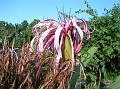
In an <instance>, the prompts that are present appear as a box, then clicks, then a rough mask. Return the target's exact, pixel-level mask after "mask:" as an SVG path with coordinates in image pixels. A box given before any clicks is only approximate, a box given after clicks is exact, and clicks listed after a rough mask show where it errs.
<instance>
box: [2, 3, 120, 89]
mask: <svg viewBox="0 0 120 89" xmlns="http://www.w3.org/2000/svg"><path fill="white" fill-rule="evenodd" d="M86 4H87V2H86ZM87 6H88V9H86V10H78V11H76V13H78V14H81V13H88V14H90V15H91V16H92V18H91V20H90V21H88V22H87V24H88V28H89V30H91V32H92V30H93V28H94V27H95V30H94V31H93V32H92V33H91V38H90V40H86V39H83V48H82V50H81V51H80V52H79V53H78V55H77V56H76V58H77V59H78V60H79V61H80V64H79V65H78V66H77V67H75V70H74V71H75V72H74V73H73V76H72V77H71V79H72V80H71V81H69V79H68V81H67V80H66V81H67V83H66V84H68V82H70V84H71V89H74V88H75V89H119V88H120V84H119V82H120V77H119V76H120V4H117V5H114V6H113V7H112V9H111V10H106V9H105V12H104V15H103V16H98V15H97V12H96V11H94V10H93V9H91V7H90V6H89V5H88V4H87ZM38 22H39V20H37V19H35V20H34V21H33V22H32V23H30V24H29V23H28V22H27V21H26V20H24V21H23V22H21V23H20V24H15V25H13V24H11V23H7V22H5V21H0V88H1V89H8V88H11V89H16V88H19V89H20V88H21V89H22V88H29V89H34V88H35V89H37V88H39V89H44V87H45V86H47V87H48V86H50V87H53V86H52V84H56V83H58V84H60V83H61V82H60V80H59V79H61V78H60V76H61V75H62V74H64V72H63V71H61V72H60V73H56V74H55V75H54V76H52V75H50V74H52V73H53V71H52V67H51V65H48V64H52V62H53V58H52V57H53V54H52V53H51V52H48V53H47V54H46V53H44V55H42V57H43V59H42V60H45V59H48V60H45V61H42V63H41V64H40V62H41V61H39V62H38V63H37V64H36V65H35V64H34V63H35V61H34V60H33V59H34V57H35V55H34V53H33V54H30V52H29V43H30V41H31V40H32V38H33V34H32V28H33V26H35V25H36V24H37V23H38ZM92 25H94V27H93V26H92ZM67 44H68V45H69V46H68V47H67V48H66V49H65V51H64V52H65V53H64V54H66V52H67V51H68V49H70V47H71V45H70V43H69V40H68V39H66V44H65V45H67ZM8 46H9V47H8ZM9 49H11V50H12V52H13V53H12V52H9V51H8V50H9ZM13 49H14V50H13ZM70 50H72V49H70ZM16 54H17V55H18V56H16ZM27 54H29V55H27ZM46 56H47V57H48V58H47V57H46ZM69 57H70V58H71V52H70V51H69V54H68V55H67V54H66V55H65V59H68V58H69ZM11 59H13V60H11ZM31 59H32V60H31ZM66 61H67V60H66ZM16 62H17V63H18V64H19V66H17V64H16ZM69 64H70V63H68V62H65V65H67V66H68V70H69V67H70V66H71V65H69ZM38 65H40V66H38ZM61 66H63V67H64V65H61ZM63 67H62V69H64V68H63ZM18 69H19V71H18ZM65 72H66V73H65V74H64V76H61V77H66V76H68V74H70V73H69V72H68V71H65ZM45 75H46V76H47V77H46V76H45ZM57 75H58V76H57ZM16 76H17V77H16ZM43 78H45V79H43ZM51 78H56V80H54V79H51ZM14 79H15V80H14ZM48 79H51V84H49V81H48ZM66 79H67V78H66ZM18 80H20V81H18ZM61 80H62V79H61ZM16 81H18V82H17V84H16ZM33 81H34V82H33ZM57 81H58V82H57ZM66 81H65V80H64V82H66ZM45 83H46V84H45ZM47 84H48V85H47ZM64 85H65V84H64ZM27 86H29V87H27ZM56 86H57V85H56ZM61 86H62V84H61ZM61 86H60V88H61ZM54 88H55V86H54ZM50 89H51V88H50ZM63 89H65V88H63Z"/></svg>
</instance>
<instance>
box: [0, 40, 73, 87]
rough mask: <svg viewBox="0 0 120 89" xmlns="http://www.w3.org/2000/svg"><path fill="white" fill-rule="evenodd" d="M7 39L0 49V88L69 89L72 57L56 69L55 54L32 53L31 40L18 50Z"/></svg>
mask: <svg viewBox="0 0 120 89" xmlns="http://www.w3.org/2000/svg"><path fill="white" fill-rule="evenodd" d="M8 45H9V44H8V42H7V41H5V43H4V46H3V50H2V51H1V52H0V89H69V82H70V78H71V75H72V67H71V66H72V65H71V62H70V61H62V62H61V63H60V64H59V69H57V72H55V73H54V71H55V67H54V65H53V64H54V54H53V53H52V52H50V51H48V52H45V53H43V54H42V55H40V54H37V55H36V53H31V52H30V51H29V48H30V46H29V44H26V45H24V46H23V47H22V48H21V49H19V50H18V51H19V52H16V53H17V56H16V53H15V52H14V50H12V49H10V48H9V46H8Z"/></svg>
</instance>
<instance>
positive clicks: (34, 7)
mask: <svg viewBox="0 0 120 89" xmlns="http://www.w3.org/2000/svg"><path fill="white" fill-rule="evenodd" d="M87 1H88V2H89V4H90V5H91V6H92V8H94V9H96V10H97V12H98V14H99V15H102V13H103V11H104V8H107V9H111V8H112V6H113V5H114V3H118V2H119V0H87ZM57 8H58V9H59V10H60V11H62V10H63V8H64V11H65V12H66V13H69V12H70V8H71V15H75V13H74V12H75V11H77V10H78V9H80V8H81V9H84V8H85V5H84V0H0V20H4V21H7V22H12V23H20V22H22V21H23V20H27V21H28V22H31V21H33V20H34V19H40V20H43V19H46V18H56V19H57V18H58V12H57ZM78 17H79V18H85V19H89V17H88V16H87V15H78Z"/></svg>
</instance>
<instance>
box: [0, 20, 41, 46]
mask: <svg viewBox="0 0 120 89" xmlns="http://www.w3.org/2000/svg"><path fill="white" fill-rule="evenodd" d="M38 22H39V20H38V19H34V21H33V22H31V23H30V24H29V23H28V22H27V20H24V21H23V22H21V23H20V24H15V25H14V24H12V23H7V22H5V21H0V48H2V45H3V42H4V39H5V38H6V39H7V40H8V41H9V45H10V46H11V45H12V43H13V40H14V41H15V44H14V47H15V48H20V47H21V46H23V44H25V43H26V42H30V40H31V39H32V27H33V26H34V25H35V24H37V23H38Z"/></svg>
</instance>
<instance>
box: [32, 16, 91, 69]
mask: <svg viewBox="0 0 120 89" xmlns="http://www.w3.org/2000/svg"><path fill="white" fill-rule="evenodd" d="M80 25H82V26H83V29H81V28H80ZM84 33H86V34H87V39H89V38H90V32H89V30H88V28H87V24H86V22H85V20H84V19H80V20H78V19H77V18H71V19H69V20H68V22H60V21H58V20H55V19H47V20H44V21H43V22H39V23H38V24H36V25H35V26H34V27H33V34H34V38H33V40H32V41H31V51H36V54H41V53H43V52H44V51H47V50H48V49H50V48H52V49H53V51H54V53H55V64H54V65H55V67H57V68H59V62H60V60H70V61H71V62H72V66H74V65H75V64H76V61H77V60H76V55H77V54H78V52H79V51H80V50H81V48H82V42H83V35H84ZM36 42H37V43H36ZM35 47H36V48H35ZM34 48H35V49H34ZM73 68H74V67H73Z"/></svg>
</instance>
